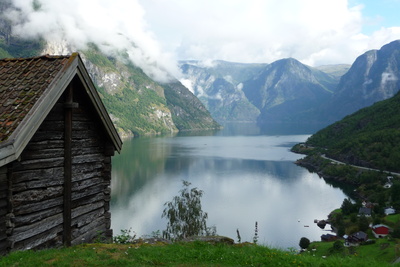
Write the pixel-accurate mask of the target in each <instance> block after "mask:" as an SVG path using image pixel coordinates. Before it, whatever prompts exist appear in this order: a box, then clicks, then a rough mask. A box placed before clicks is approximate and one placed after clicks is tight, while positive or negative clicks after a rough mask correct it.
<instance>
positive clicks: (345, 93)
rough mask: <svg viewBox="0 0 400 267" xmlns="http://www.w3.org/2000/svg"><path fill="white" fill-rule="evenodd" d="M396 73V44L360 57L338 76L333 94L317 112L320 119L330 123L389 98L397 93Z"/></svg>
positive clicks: (399, 56) (399, 51) (399, 53)
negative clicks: (343, 73) (336, 87)
mask: <svg viewBox="0 0 400 267" xmlns="http://www.w3.org/2000/svg"><path fill="white" fill-rule="evenodd" d="M399 70H400V40H397V41H393V42H391V43H389V44H387V45H385V46H383V47H382V48H381V49H380V50H371V51H368V52H366V53H364V54H363V55H361V56H359V57H358V58H357V59H356V61H355V62H354V64H353V65H352V66H351V68H350V70H349V71H348V72H347V73H346V74H345V75H343V76H342V78H341V80H340V83H339V85H338V89H337V93H336V94H335V95H334V96H333V98H332V99H331V100H330V101H329V103H328V104H327V105H326V106H325V107H324V108H323V109H322V110H321V115H322V116H323V117H324V118H325V119H327V120H329V121H331V122H333V121H335V120H337V119H341V118H343V117H344V116H345V115H348V114H351V113H353V112H355V111H356V110H359V109H360V108H363V107H366V106H369V105H371V104H373V103H375V102H377V101H380V100H384V99H387V98H389V97H392V96H393V95H394V94H396V93H397V92H398V91H399V89H400V80H399V78H400V71H399ZM333 111H334V112H333Z"/></svg>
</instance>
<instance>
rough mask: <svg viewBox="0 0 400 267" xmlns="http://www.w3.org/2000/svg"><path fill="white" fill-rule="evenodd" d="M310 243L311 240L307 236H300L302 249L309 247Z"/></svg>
mask: <svg viewBox="0 0 400 267" xmlns="http://www.w3.org/2000/svg"><path fill="white" fill-rule="evenodd" d="M309 245H310V240H309V239H308V238H307V237H302V238H300V242H299V246H300V247H301V248H302V249H307V248H308V246H309Z"/></svg>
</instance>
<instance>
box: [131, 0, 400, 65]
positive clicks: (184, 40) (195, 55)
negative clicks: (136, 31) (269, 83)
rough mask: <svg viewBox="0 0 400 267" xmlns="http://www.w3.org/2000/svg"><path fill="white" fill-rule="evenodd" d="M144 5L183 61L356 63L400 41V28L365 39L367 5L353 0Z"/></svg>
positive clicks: (157, 1)
mask: <svg viewBox="0 0 400 267" xmlns="http://www.w3.org/2000/svg"><path fill="white" fill-rule="evenodd" d="M139 2H140V3H141V4H142V6H143V7H144V9H145V10H146V13H145V19H146V20H147V21H148V23H149V25H150V26H151V28H152V30H153V31H154V33H155V34H156V35H157V36H158V37H159V38H160V40H163V42H162V43H163V47H164V49H166V50H167V51H171V52H172V53H175V54H176V55H177V57H178V58H179V59H199V60H204V59H222V60H227V61H237V62H248V63H250V62H263V63H270V62H273V61H275V60H278V59H281V58H286V57H294V58H296V59H298V60H300V61H302V62H303V63H305V64H309V65H323V64H332V63H352V62H353V61H354V60H355V58H356V57H357V56H359V55H360V54H362V53H364V52H365V51H367V50H369V49H377V48H380V47H381V46H382V45H384V44H385V42H389V41H392V40H394V39H397V38H400V34H399V33H398V32H397V29H400V28H394V29H392V30H390V31H389V32H387V31H388V29H382V30H380V31H379V32H376V33H374V34H373V35H372V36H367V35H365V34H363V32H362V30H363V26H364V25H365V23H367V21H366V19H365V17H364V16H363V9H364V6H363V5H356V6H349V1H347V0H286V1H281V0H219V1H213V0H203V1H196V3H194V1H185V0H169V1H166V0H139ZM167 10H168V11H167ZM382 35H384V36H385V37H383V36H382Z"/></svg>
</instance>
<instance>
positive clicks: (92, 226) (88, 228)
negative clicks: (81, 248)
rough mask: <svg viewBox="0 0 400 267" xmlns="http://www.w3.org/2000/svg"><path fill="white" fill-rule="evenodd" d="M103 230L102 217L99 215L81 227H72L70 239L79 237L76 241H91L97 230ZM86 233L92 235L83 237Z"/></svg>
mask: <svg viewBox="0 0 400 267" xmlns="http://www.w3.org/2000/svg"><path fill="white" fill-rule="evenodd" d="M104 230H105V224H104V218H102V217H99V218H97V219H95V220H93V221H91V222H90V223H89V224H87V225H85V226H83V227H80V228H74V229H73V230H72V239H77V238H79V240H76V241H84V242H91V241H93V238H96V237H97V235H98V232H99V231H104ZM90 232H92V233H90ZM88 233H90V234H89V236H92V238H87V237H86V238H84V237H83V236H85V235H86V234H88Z"/></svg>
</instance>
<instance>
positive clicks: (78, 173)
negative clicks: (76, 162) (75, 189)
mask: <svg viewBox="0 0 400 267" xmlns="http://www.w3.org/2000/svg"><path fill="white" fill-rule="evenodd" d="M80 166H82V168H81V169H79V166H77V167H76V166H75V167H76V168H75V170H73V171H72V173H73V174H74V175H73V176H72V182H77V181H82V180H86V179H91V178H96V177H101V176H102V174H103V173H102V171H101V169H100V168H98V165H97V164H96V165H93V164H81V165H80Z"/></svg>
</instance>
